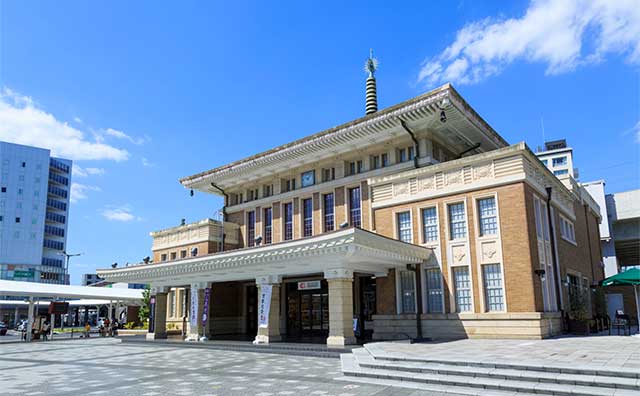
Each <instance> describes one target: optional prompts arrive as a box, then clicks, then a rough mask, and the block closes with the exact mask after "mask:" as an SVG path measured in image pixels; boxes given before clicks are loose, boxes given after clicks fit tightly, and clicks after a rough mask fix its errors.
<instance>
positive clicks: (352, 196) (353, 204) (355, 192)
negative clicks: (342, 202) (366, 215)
mask: <svg viewBox="0 0 640 396" xmlns="http://www.w3.org/2000/svg"><path fill="white" fill-rule="evenodd" d="M349 224H351V225H352V226H353V227H360V226H361V225H362V219H361V214H360V187H355V188H350V189H349Z"/></svg>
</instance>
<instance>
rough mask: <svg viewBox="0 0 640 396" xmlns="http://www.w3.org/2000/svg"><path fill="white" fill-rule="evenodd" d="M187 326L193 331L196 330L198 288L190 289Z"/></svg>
mask: <svg viewBox="0 0 640 396" xmlns="http://www.w3.org/2000/svg"><path fill="white" fill-rule="evenodd" d="M189 325H191V328H192V329H193V330H192V331H194V330H195V329H197V328H198V288H196V287H192V288H191V311H189Z"/></svg>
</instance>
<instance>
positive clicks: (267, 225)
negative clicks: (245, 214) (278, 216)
mask: <svg viewBox="0 0 640 396" xmlns="http://www.w3.org/2000/svg"><path fill="white" fill-rule="evenodd" d="M272 221H273V215H272V212H271V208H265V209H264V221H263V223H262V224H264V243H265V244H269V243H271V239H272V235H273V232H272V228H271V224H272Z"/></svg>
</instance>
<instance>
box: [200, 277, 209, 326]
mask: <svg viewBox="0 0 640 396" xmlns="http://www.w3.org/2000/svg"><path fill="white" fill-rule="evenodd" d="M210 298H211V288H210V287H207V288H206V289H204V304H203V305H202V327H205V328H206V326H207V317H208V316H209V299H210Z"/></svg>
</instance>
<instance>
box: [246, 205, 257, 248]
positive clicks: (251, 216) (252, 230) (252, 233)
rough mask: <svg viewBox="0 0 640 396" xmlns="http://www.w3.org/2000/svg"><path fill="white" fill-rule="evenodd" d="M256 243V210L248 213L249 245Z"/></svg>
mask: <svg viewBox="0 0 640 396" xmlns="http://www.w3.org/2000/svg"><path fill="white" fill-rule="evenodd" d="M255 244H256V212H254V211H251V212H248V213H247V246H250V247H251V246H255Z"/></svg>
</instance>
